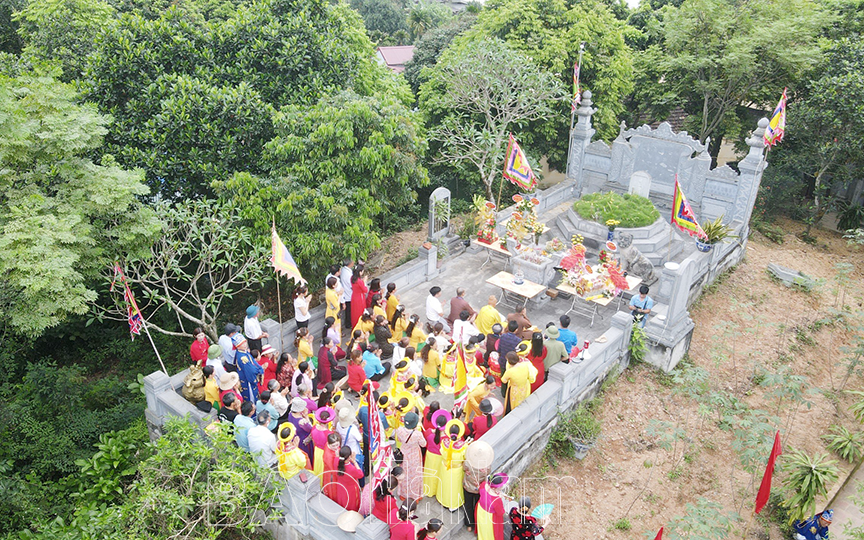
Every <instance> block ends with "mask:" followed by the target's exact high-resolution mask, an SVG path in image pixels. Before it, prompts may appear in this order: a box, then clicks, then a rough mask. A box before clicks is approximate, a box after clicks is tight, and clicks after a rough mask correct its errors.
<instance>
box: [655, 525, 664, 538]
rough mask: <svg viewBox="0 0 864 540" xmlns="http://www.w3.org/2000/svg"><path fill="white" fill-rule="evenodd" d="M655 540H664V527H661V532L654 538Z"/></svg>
mask: <svg viewBox="0 0 864 540" xmlns="http://www.w3.org/2000/svg"><path fill="white" fill-rule="evenodd" d="M654 540H663V527H660V532H658V533H657V536H655V537H654Z"/></svg>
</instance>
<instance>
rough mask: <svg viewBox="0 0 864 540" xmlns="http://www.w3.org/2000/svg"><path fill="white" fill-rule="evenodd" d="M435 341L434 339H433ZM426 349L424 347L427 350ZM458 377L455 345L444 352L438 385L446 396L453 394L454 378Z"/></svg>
mask: <svg viewBox="0 0 864 540" xmlns="http://www.w3.org/2000/svg"><path fill="white" fill-rule="evenodd" d="M432 339H434V338H432ZM425 348H426V347H424V350H425ZM455 375H456V344H455V343H453V344H452V345H450V346H449V347H447V349H446V350H445V351H444V353H443V356H442V359H441V375H439V376H438V383H439V384H440V385H441V391H442V392H444V393H445V394H452V393H453V377H454V376H455Z"/></svg>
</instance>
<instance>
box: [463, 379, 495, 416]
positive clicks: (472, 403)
mask: <svg viewBox="0 0 864 540" xmlns="http://www.w3.org/2000/svg"><path fill="white" fill-rule="evenodd" d="M490 393H491V392H490V390H489V389H488V388H487V387H486V383H480V384H478V385H477V386H476V387H475V388H474V389H473V390H471V392H469V393H468V402H467V403H465V423H466V424H468V423H470V422H471V420H473V419H474V417H475V416H476V415H478V414H480V402H481V401H483V399H484V398H486V397H488V396H489V394H490Z"/></svg>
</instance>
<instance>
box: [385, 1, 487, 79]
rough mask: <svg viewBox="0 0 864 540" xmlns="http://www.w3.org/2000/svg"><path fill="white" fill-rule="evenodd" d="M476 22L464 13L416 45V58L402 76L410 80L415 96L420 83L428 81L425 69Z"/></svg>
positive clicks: (475, 18)
mask: <svg viewBox="0 0 864 540" xmlns="http://www.w3.org/2000/svg"><path fill="white" fill-rule="evenodd" d="M476 20H477V17H476V16H475V15H474V14H471V13H467V12H462V14H460V16H459V19H457V20H456V21H453V22H451V23H449V24H446V25H444V26H442V27H441V28H436V29H434V30H431V31H429V32H428V33H426V34H424V35H423V37H422V38H420V41H418V42H417V43H416V44H415V45H414V56H413V57H412V58H411V60H410V61H409V62H408V63H407V64H405V71H403V72H402V74H403V75H404V76H405V78H406V79H407V80H408V84H409V85H411V90H412V91H413V92H414V94H415V95H416V94H417V93H418V92H419V91H420V83H421V82H423V81H424V80H426V78H425V77H424V76H423V74H422V73H423V68H425V67H432V66H434V65H435V63H436V62H438V57H439V56H441V53H442V52H443V51H444V49H446V48H447V47H448V46H450V43H451V42H452V41H453V38H455V37H456V36H458V35H459V34H461V33H462V32H464V31H465V30H467V29H468V28H470V27H471V25H472V24H474V22H475V21H476Z"/></svg>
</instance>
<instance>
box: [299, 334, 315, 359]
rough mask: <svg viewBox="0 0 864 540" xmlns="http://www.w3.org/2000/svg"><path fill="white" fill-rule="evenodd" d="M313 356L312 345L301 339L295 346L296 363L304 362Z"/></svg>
mask: <svg viewBox="0 0 864 540" xmlns="http://www.w3.org/2000/svg"><path fill="white" fill-rule="evenodd" d="M313 356H315V355H314V353H313V352H312V344H311V343H309V342H308V341H307V340H306V339H305V338H303V339H301V340H300V343H299V344H298V345H297V362H305V361H306V360H309V359H310V358H312V357H313Z"/></svg>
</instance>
